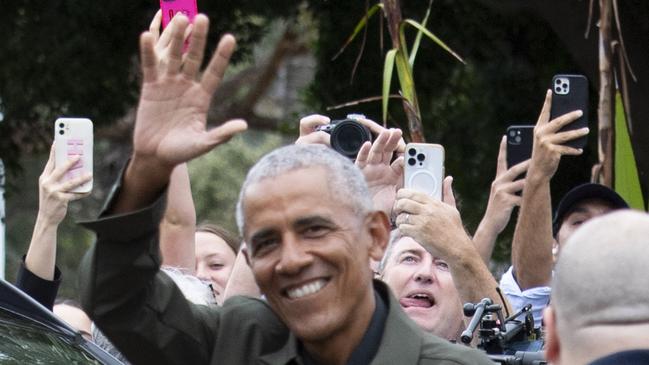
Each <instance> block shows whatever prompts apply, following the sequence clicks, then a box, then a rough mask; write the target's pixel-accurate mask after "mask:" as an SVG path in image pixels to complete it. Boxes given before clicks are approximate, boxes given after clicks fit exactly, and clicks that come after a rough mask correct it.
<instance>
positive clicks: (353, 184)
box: [236, 144, 372, 236]
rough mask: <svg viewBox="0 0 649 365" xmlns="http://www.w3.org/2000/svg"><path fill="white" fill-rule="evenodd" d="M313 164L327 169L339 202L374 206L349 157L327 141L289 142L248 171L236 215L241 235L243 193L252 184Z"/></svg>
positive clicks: (361, 208) (362, 209)
mask: <svg viewBox="0 0 649 365" xmlns="http://www.w3.org/2000/svg"><path fill="white" fill-rule="evenodd" d="M311 167H322V168H324V169H325V170H326V171H327V181H328V183H329V190H330V191H331V192H332V195H334V196H336V197H337V198H338V201H339V202H341V203H342V204H345V205H349V206H350V207H351V208H353V209H354V210H355V212H357V213H359V214H364V213H368V212H370V211H371V210H372V197H371V195H370V192H369V189H368V188H367V183H366V182H365V177H364V176H363V174H362V173H361V171H360V170H359V169H358V168H357V167H356V166H354V164H353V163H352V162H351V161H350V160H349V159H347V158H345V157H343V156H342V155H340V154H339V153H338V152H336V151H334V150H332V149H331V148H329V147H326V146H324V145H314V144H307V145H290V146H285V147H281V148H278V149H276V150H274V151H272V152H270V153H269V154H267V155H265V156H264V157H262V158H261V160H259V161H258V162H257V163H256V164H255V165H254V166H253V167H252V168H251V169H250V171H248V175H247V176H246V180H245V181H244V182H243V186H242V187H241V192H240V193H239V201H238V202H237V212H236V219H237V226H238V227H239V233H240V234H241V236H243V231H244V227H245V218H244V214H243V204H244V197H245V192H246V190H247V189H248V187H249V186H250V185H253V184H256V183H259V182H260V181H262V180H264V179H268V178H273V177H277V176H280V175H283V174H286V173H288V172H292V171H295V170H299V169H304V168H311ZM323 193H324V192H323Z"/></svg>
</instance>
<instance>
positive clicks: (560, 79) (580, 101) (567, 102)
mask: <svg viewBox="0 0 649 365" xmlns="http://www.w3.org/2000/svg"><path fill="white" fill-rule="evenodd" d="M551 88H552V106H551V109H550V120H553V119H555V118H558V117H560V116H562V115H564V114H566V113H570V112H572V111H575V110H581V111H582V112H583V114H582V116H581V117H579V119H577V120H575V121H574V122H572V123H570V124H568V125H566V126H564V127H563V128H561V131H562V132H563V131H569V130H575V129H581V128H584V127H588V79H587V78H586V76H584V75H555V76H554V77H553V78H552V85H551ZM587 142H588V136H583V137H581V138H578V139H574V140H572V141H568V142H567V143H565V144H566V145H567V146H570V147H573V148H584V147H585V146H586V144H587Z"/></svg>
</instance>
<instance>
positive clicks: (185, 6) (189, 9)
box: [160, 0, 198, 28]
mask: <svg viewBox="0 0 649 365" xmlns="http://www.w3.org/2000/svg"><path fill="white" fill-rule="evenodd" d="M160 9H161V10H162V28H165V27H166V26H167V24H169V22H170V21H171V19H173V17H174V16H175V15H176V14H178V13H183V14H185V15H186V16H187V18H189V22H190V23H191V22H192V21H193V20H194V17H195V16H196V14H198V7H197V6H196V0H160Z"/></svg>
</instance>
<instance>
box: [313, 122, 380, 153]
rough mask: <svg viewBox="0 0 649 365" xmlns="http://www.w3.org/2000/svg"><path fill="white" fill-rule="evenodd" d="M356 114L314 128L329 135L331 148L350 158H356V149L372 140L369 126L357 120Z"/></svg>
mask: <svg viewBox="0 0 649 365" xmlns="http://www.w3.org/2000/svg"><path fill="white" fill-rule="evenodd" d="M357 118H358V117H357V116H356V115H353V116H352V115H348V116H347V118H346V119H340V120H332V121H331V123H329V124H327V125H322V126H319V127H318V128H316V130H317V131H322V132H326V133H329V134H330V135H331V148H333V149H334V150H336V151H337V152H338V153H340V154H341V155H343V156H346V157H348V158H350V159H352V160H355V159H356V156H357V155H358V151H359V150H360V149H361V146H363V144H364V143H365V142H372V133H371V132H370V130H369V128H367V127H366V126H364V125H363V124H361V123H360V122H358V120H357Z"/></svg>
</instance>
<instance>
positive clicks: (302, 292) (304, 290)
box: [286, 279, 327, 299]
mask: <svg viewBox="0 0 649 365" xmlns="http://www.w3.org/2000/svg"><path fill="white" fill-rule="evenodd" d="M326 283H327V282H326V281H325V280H322V279H321V280H316V281H314V282H311V283H308V284H305V285H302V286H301V287H298V288H295V289H290V290H287V291H286V294H288V297H289V298H291V299H297V298H302V297H303V296H306V295H310V294H314V293H317V292H319V291H320V289H322V287H323V286H325V284H326Z"/></svg>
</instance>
